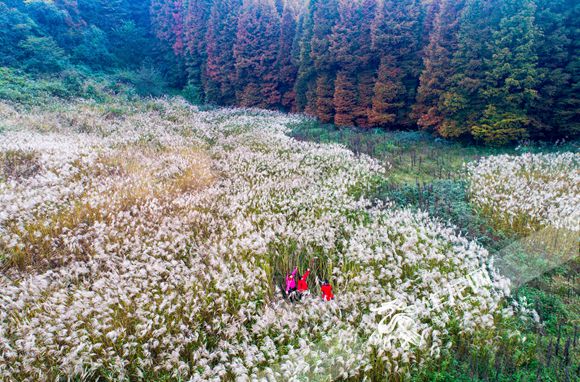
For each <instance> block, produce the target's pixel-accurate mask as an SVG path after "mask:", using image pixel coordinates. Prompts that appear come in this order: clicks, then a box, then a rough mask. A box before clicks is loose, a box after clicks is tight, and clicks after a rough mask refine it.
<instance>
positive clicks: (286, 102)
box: [275, 3, 298, 110]
mask: <svg viewBox="0 0 580 382" xmlns="http://www.w3.org/2000/svg"><path fill="white" fill-rule="evenodd" d="M280 22H281V25H280V41H279V44H278V55H277V57H276V65H275V67H276V72H277V73H278V78H277V80H278V90H279V92H280V104H281V106H282V107H283V108H284V109H286V110H295V109H296V104H295V98H296V93H295V91H294V83H295V81H296V76H297V72H298V68H297V67H296V64H295V62H296V57H295V55H296V52H295V40H296V27H297V26H296V10H295V9H294V7H293V6H292V5H290V3H286V4H285V5H284V6H283V10H282V19H281V21H280Z"/></svg>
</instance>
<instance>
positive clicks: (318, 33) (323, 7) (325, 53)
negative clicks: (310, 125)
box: [307, 0, 338, 121]
mask: <svg viewBox="0 0 580 382" xmlns="http://www.w3.org/2000/svg"><path fill="white" fill-rule="evenodd" d="M310 7H311V12H312V21H313V24H312V40H311V43H310V44H311V51H310V57H311V58H312V63H313V64H314V69H315V71H316V87H315V91H314V93H312V92H311V93H308V94H307V104H308V105H310V107H309V109H313V110H314V115H316V116H317V117H318V118H320V119H321V120H324V121H327V120H330V119H332V116H333V115H334V110H332V108H331V107H330V105H332V104H333V101H332V100H333V97H334V87H333V86H334V83H333V82H334V81H333V79H334V76H335V61H334V57H333V55H332V54H331V50H330V48H331V47H330V41H329V36H330V34H331V33H332V29H333V27H334V25H335V23H336V20H337V15H338V3H337V0H312V1H311V3H310Z"/></svg>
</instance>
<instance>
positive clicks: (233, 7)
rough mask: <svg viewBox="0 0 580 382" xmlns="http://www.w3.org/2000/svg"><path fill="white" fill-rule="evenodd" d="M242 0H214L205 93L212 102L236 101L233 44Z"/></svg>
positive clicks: (209, 31) (209, 29) (209, 22)
mask: <svg viewBox="0 0 580 382" xmlns="http://www.w3.org/2000/svg"><path fill="white" fill-rule="evenodd" d="M241 7H242V1H241V0H214V2H213V5H212V8H211V12H210V17H209V21H208V29H207V35H206V41H207V63H206V68H205V74H206V78H207V80H206V86H205V94H206V97H207V99H208V101H210V102H216V103H221V104H225V105H233V104H234V103H235V90H236V88H235V84H236V79H237V75H236V67H235V59H234V44H235V42H236V36H237V29H238V14H239V12H240V10H241Z"/></svg>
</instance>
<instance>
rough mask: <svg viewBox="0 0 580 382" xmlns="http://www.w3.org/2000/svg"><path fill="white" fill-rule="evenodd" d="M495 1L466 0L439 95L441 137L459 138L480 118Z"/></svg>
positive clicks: (483, 102)
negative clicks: (450, 69) (450, 71)
mask: <svg viewBox="0 0 580 382" xmlns="http://www.w3.org/2000/svg"><path fill="white" fill-rule="evenodd" d="M497 8H498V3H497V1H495V0H468V1H467V2H466V4H465V8H464V10H463V12H462V13H461V17H460V20H459V31H458V37H457V50H456V51H455V53H454V54H453V58H452V60H451V66H452V67H453V75H451V77H450V78H449V81H448V85H447V88H446V90H445V91H444V92H443V94H442V96H441V105H440V109H441V113H442V114H443V115H444V116H445V120H444V121H443V123H442V124H441V125H440V126H439V129H438V132H439V133H440V134H441V135H442V136H444V137H459V136H462V135H465V134H468V133H469V132H470V126H471V125H473V123H475V121H477V120H479V118H481V116H482V113H483V111H484V110H485V107H486V105H485V100H484V99H482V97H481V94H480V93H481V90H482V87H483V86H484V84H485V73H486V71H487V69H488V67H487V64H488V61H487V59H488V58H489V57H491V52H490V44H489V41H492V37H493V35H492V34H493V28H494V26H496V25H497V24H498V20H497V12H495V10H496V9H497Z"/></svg>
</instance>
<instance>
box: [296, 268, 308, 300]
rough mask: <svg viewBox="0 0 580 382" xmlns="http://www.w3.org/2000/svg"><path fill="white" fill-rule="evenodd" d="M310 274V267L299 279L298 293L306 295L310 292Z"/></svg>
mask: <svg viewBox="0 0 580 382" xmlns="http://www.w3.org/2000/svg"><path fill="white" fill-rule="evenodd" d="M309 275H310V268H308V269H307V270H306V273H304V274H303V275H302V277H300V278H299V279H298V288H297V289H298V293H299V294H300V296H305V295H308V294H310V292H309V291H308V276H309Z"/></svg>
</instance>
